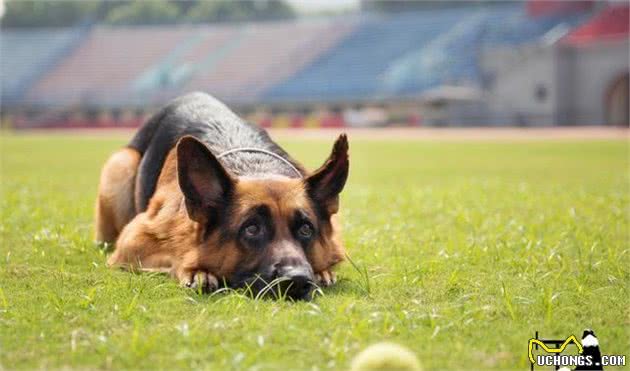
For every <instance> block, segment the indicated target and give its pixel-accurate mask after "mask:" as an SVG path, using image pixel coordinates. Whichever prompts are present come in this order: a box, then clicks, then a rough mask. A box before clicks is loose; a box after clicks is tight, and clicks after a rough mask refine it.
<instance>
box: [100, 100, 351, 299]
mask: <svg viewBox="0 0 630 371" xmlns="http://www.w3.org/2000/svg"><path fill="white" fill-rule="evenodd" d="M348 169H349V160H348V141H347V138H346V136H345V135H341V136H339V138H338V139H337V141H336V142H335V144H334V147H333V150H332V153H331V154H330V156H329V158H328V159H327V160H326V162H325V163H324V164H323V165H322V166H321V167H320V168H319V169H318V170H316V171H315V172H312V173H310V172H308V171H306V170H305V169H304V167H302V165H300V164H299V163H298V162H296V161H295V160H294V159H293V158H291V156H289V155H288V154H287V153H286V152H285V151H284V150H283V149H282V148H280V147H279V146H278V145H277V144H276V143H275V142H273V141H272V140H271V139H270V138H269V136H268V135H267V133H266V132H265V130H264V129H261V128H259V127H257V126H254V125H251V124H248V123H246V122H244V121H243V120H241V119H240V118H238V117H237V116H236V115H235V114H234V113H233V112H232V111H230V110H229V109H228V108H227V107H226V106H225V105H223V104H222V103H221V102H219V101H217V100H216V99H214V98H212V97H210V96H209V95H206V94H203V93H192V94H189V95H186V96H184V97H181V98H178V99H176V100H174V101H173V102H171V103H170V104H169V105H168V106H166V107H165V108H163V109H162V110H161V111H160V112H158V113H157V114H156V115H155V116H153V117H152V118H151V119H150V120H149V121H148V122H147V123H146V124H144V125H143V126H142V127H141V128H140V129H139V131H138V132H137V133H136V135H135V136H134V138H133V139H132V140H131V142H130V143H129V145H128V146H127V147H125V148H123V149H121V150H119V151H118V152H116V153H114V154H113V155H112V156H111V157H110V158H109V159H108V160H107V162H106V164H105V166H104V167H103V170H102V173H101V178H100V183H99V188H98V197H97V200H96V212H95V214H96V216H95V219H96V220H95V228H96V240H97V241H101V242H107V243H115V250H114V252H113V254H112V255H111V256H110V257H109V259H108V264H109V265H110V266H116V267H123V268H126V269H131V270H146V271H163V272H169V273H170V274H171V275H172V276H173V277H175V278H176V279H177V280H179V282H180V283H181V284H182V285H183V286H186V287H192V288H196V289H198V290H203V291H206V292H209V291H213V290H215V289H217V288H218V287H219V284H220V283H225V284H226V285H227V286H228V287H230V288H242V287H247V288H249V289H250V290H252V291H253V292H255V293H258V292H260V291H261V290H267V289H268V288H269V284H270V283H272V282H274V283H275V282H279V283H278V284H277V285H275V288H274V289H273V292H276V293H277V292H283V293H284V295H287V296H288V297H290V298H293V299H308V298H309V297H310V295H311V292H312V290H313V287H314V285H315V284H316V285H320V286H328V285H331V284H333V283H334V282H335V275H334V273H333V271H332V268H333V267H334V266H335V265H336V264H338V263H339V262H341V261H342V260H343V259H344V256H345V253H344V248H343V246H342V243H341V238H340V235H339V233H340V232H339V227H338V224H337V221H336V214H337V211H338V209H339V193H340V192H341V191H342V190H343V187H344V185H345V183H346V179H347V177H348Z"/></svg>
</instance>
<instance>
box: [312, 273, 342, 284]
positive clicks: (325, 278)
mask: <svg viewBox="0 0 630 371" xmlns="http://www.w3.org/2000/svg"><path fill="white" fill-rule="evenodd" d="M315 281H316V283H317V284H318V285H319V286H321V287H328V286H332V285H333V284H335V282H337V276H336V275H335V272H333V271H331V270H328V269H325V270H323V271H321V272H317V273H315Z"/></svg>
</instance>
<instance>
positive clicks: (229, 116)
mask: <svg viewBox="0 0 630 371" xmlns="http://www.w3.org/2000/svg"><path fill="white" fill-rule="evenodd" d="M186 135H192V136H194V137H195V138H197V139H199V140H200V141H202V142H203V143H205V144H206V145H207V146H208V148H209V149H210V151H211V152H212V153H213V154H214V155H215V156H218V155H219V154H221V153H224V152H226V151H229V150H232V149H237V148H258V149H263V150H266V151H271V152H273V153H275V154H277V155H279V156H281V157H283V158H284V159H286V160H288V161H289V162H290V163H291V164H293V165H294V166H295V167H296V168H297V169H298V170H299V171H300V172H301V173H302V175H304V173H305V170H304V168H302V166H301V165H300V164H299V163H297V162H296V161H295V160H293V158H291V156H289V154H287V153H286V152H285V151H284V150H283V149H282V148H280V146H278V145H277V144H276V143H275V142H274V141H273V140H271V138H270V137H269V135H268V134H267V132H266V131H265V130H264V129H262V128H260V127H258V126H256V125H252V124H250V123H247V122H245V121H244V120H242V119H241V118H239V117H238V116H237V115H236V114H235V113H234V112H232V111H231V110H230V109H229V108H227V107H226V106H225V105H224V104H223V103H221V102H219V101H218V100H217V99H215V98H213V97H211V96H210V95H208V94H205V93H198V92H197V93H190V94H187V95H185V96H183V97H180V98H177V99H175V100H173V101H172V102H170V103H169V104H168V105H167V106H166V107H164V108H163V109H161V110H160V111H159V112H158V113H156V114H155V115H154V116H152V117H151V118H150V119H149V121H147V122H146V123H145V124H144V125H142V127H141V128H140V129H139V130H138V132H137V133H136V135H135V136H134V137H133V139H132V140H131V142H130V143H129V145H128V146H129V147H131V148H133V149H135V150H137V151H139V152H140V153H141V155H142V159H141V160H140V165H139V168H138V173H137V177H138V178H137V180H136V187H138V189H136V197H137V199H136V209H137V210H136V212H142V211H144V210H146V208H147V205H148V204H149V200H150V199H151V197H152V196H153V193H154V192H155V188H156V185H157V180H158V178H159V176H160V172H161V170H162V166H163V165H164V160H165V159H166V156H167V154H168V152H169V151H170V150H171V149H172V148H173V146H175V144H177V141H178V140H179V139H180V138H181V137H183V136H186ZM219 161H220V162H221V163H222V164H223V166H224V167H225V168H226V170H227V171H229V172H230V173H231V174H233V175H235V176H252V177H264V176H269V175H280V176H286V177H297V176H298V174H296V173H295V171H294V170H293V169H292V168H291V167H290V166H289V165H288V164H286V163H284V162H283V161H282V160H280V159H278V158H275V157H274V156H271V155H269V154H265V153H261V152H250V151H237V152H234V153H231V154H229V155H227V156H225V157H222V158H221V159H220V160H219Z"/></svg>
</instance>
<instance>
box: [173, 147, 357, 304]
mask: <svg viewBox="0 0 630 371" xmlns="http://www.w3.org/2000/svg"><path fill="white" fill-rule="evenodd" d="M177 166H178V168H177V169H178V171H177V172H178V179H179V185H180V188H181V190H182V193H183V194H184V197H185V201H186V208H187V211H188V216H189V217H190V218H191V219H193V220H194V221H196V222H198V223H199V224H200V225H201V226H203V228H202V229H203V241H204V242H203V247H202V249H203V250H205V251H204V252H203V254H205V256H206V257H207V259H206V260H208V264H210V265H212V267H211V268H212V270H213V273H215V274H216V275H218V276H220V277H219V278H221V279H224V280H225V281H227V282H228V284H229V285H230V286H231V287H235V288H236V287H244V286H247V287H250V288H251V289H252V290H253V291H254V292H260V291H261V290H263V289H265V290H266V289H268V288H269V287H270V284H272V286H273V287H275V288H274V289H272V292H274V293H277V292H278V291H281V292H283V293H284V294H286V295H288V296H289V297H291V298H295V299H301V298H307V297H309V296H310V293H311V290H312V288H313V281H314V272H319V271H321V270H324V269H327V268H329V267H331V266H332V265H334V264H336V263H338V262H340V261H341V260H343V256H342V254H341V253H340V252H341V251H343V250H342V249H341V248H340V245H339V244H340V241H339V239H338V238H337V234H336V228H335V214H336V213H337V211H338V209H339V193H340V192H341V191H342V189H343V187H344V185H345V183H346V179H347V177H348V168H349V161H348V140H347V138H346V136H345V135H341V136H340V137H339V138H338V139H337V141H336V142H335V145H334V147H333V150H332V153H331V154H330V156H329V157H328V159H327V160H326V162H325V163H324V165H322V166H321V167H320V168H319V169H318V170H316V171H315V172H313V173H312V174H310V175H308V176H306V177H305V178H304V179H292V178H286V177H268V178H267V177H265V178H248V177H238V178H237V177H235V176H233V175H232V174H230V173H229V172H228V171H227V170H226V169H225V168H224V167H223V166H222V165H221V163H220V162H219V161H218V160H217V158H216V157H215V156H214V155H213V154H212V153H211V152H210V150H209V149H208V148H207V147H206V146H205V145H204V144H203V143H201V142H199V141H198V140H196V139H195V138H193V137H184V138H182V139H181V140H180V142H179V143H178V145H177ZM275 283H277V285H273V284H275Z"/></svg>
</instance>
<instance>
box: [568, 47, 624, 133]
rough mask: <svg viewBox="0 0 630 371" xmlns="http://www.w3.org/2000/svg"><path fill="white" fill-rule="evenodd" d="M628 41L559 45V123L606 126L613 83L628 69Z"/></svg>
mask: <svg viewBox="0 0 630 371" xmlns="http://www.w3.org/2000/svg"><path fill="white" fill-rule="evenodd" d="M629 53H630V50H629V46H628V40H621V41H615V42H600V43H597V44H592V45H587V46H580V47H574V46H558V47H557V60H556V68H557V71H558V73H557V76H556V79H557V85H558V103H557V117H556V121H557V122H558V123H559V124H573V125H605V124H607V122H606V99H607V95H608V91H609V89H610V88H611V87H612V85H613V84H614V83H615V81H617V79H619V78H620V77H622V76H623V75H624V74H627V73H628V71H629V68H630V67H629V65H630V61H629Z"/></svg>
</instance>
